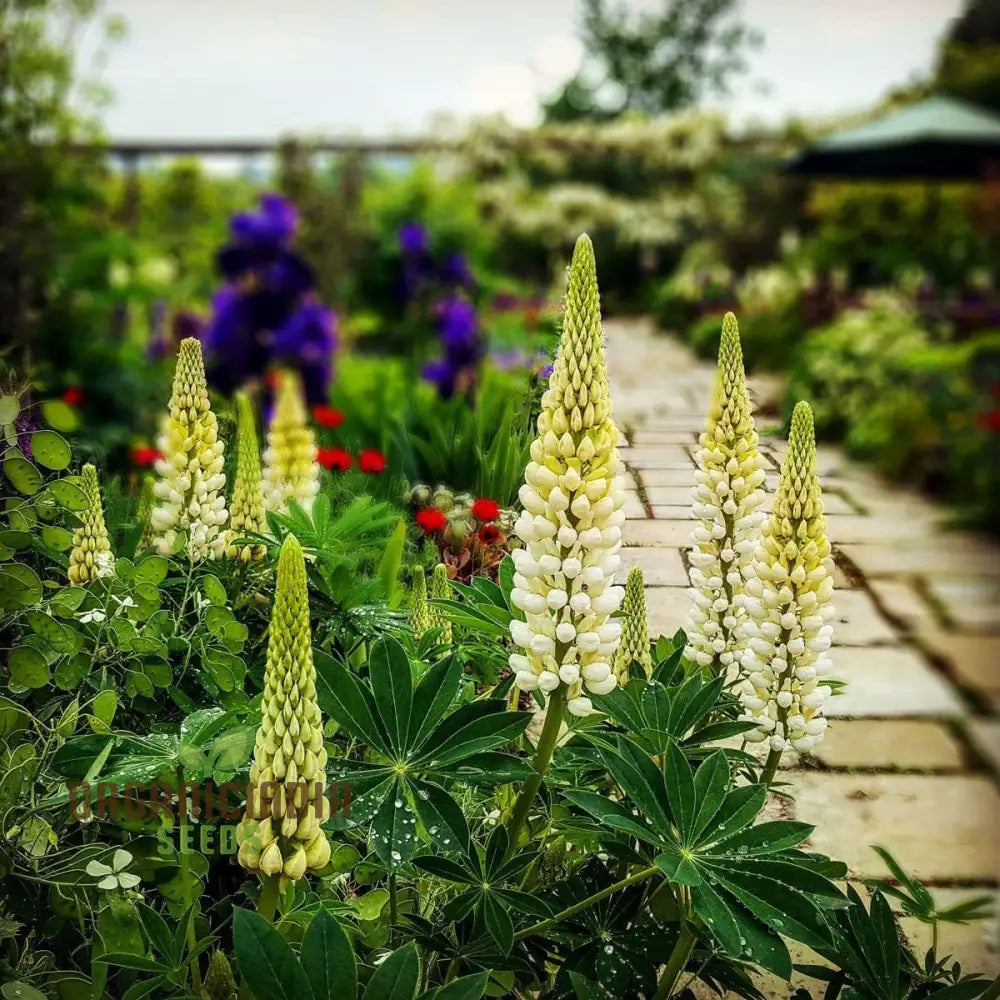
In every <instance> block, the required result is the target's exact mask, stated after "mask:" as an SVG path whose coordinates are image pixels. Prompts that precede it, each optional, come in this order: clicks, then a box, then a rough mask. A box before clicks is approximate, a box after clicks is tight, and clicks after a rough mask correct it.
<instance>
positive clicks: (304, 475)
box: [264, 371, 319, 514]
mask: <svg viewBox="0 0 1000 1000" xmlns="http://www.w3.org/2000/svg"><path fill="white" fill-rule="evenodd" d="M307 416H308V415H307V413H306V405H305V402H304V401H303V398H302V387H301V385H300V383H299V378H298V376H297V375H296V374H295V373H294V372H289V371H285V372H282V373H281V375H280V378H279V381H278V390H277V400H276V402H275V405H274V417H273V419H272V420H271V426H270V427H268V429H267V448H266V449H265V451H264V502H265V503H266V505H267V509H268V510H273V511H275V512H276V513H279V514H284V513H287V512H288V501H289V500H295V501H296V502H297V503H298V504H299V506H300V507H302V509H303V510H305V511H306V512H309V511H311V510H312V505H313V500H314V499H315V498H316V494H317V493H319V463H318V462H317V461H316V455H317V452H316V439H315V437H314V435H313V432H312V430H311V428H310V427H309V424H308V422H307Z"/></svg>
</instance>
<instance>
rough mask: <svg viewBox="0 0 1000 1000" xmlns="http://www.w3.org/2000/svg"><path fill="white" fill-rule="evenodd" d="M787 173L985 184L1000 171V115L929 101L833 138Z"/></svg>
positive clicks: (799, 157)
mask: <svg viewBox="0 0 1000 1000" xmlns="http://www.w3.org/2000/svg"><path fill="white" fill-rule="evenodd" d="M785 169H786V170H787V171H788V172H790V173H793V174H798V175H800V176H807V177H829V178H858V179H859V180H862V179H881V180H942V181H944V180H952V181H975V180H982V179H984V178H985V177H987V176H988V175H991V174H994V173H995V171H997V170H998V169H1000V117H998V116H996V115H994V114H991V113H989V112H987V111H984V110H982V109H981V108H978V107H976V106H975V105H972V104H966V103H965V102H963V101H956V100H953V99H952V98H950V97H940V96H939V97H929V98H927V99H926V100H923V101H919V102H918V103H916V104H911V105H910V106H909V107H906V108H903V109H902V110H899V111H892V112H890V113H888V114H885V115H882V116H881V117H880V118H876V119H874V120H873V121H870V122H867V123H866V124H864V125H860V126H858V127H856V128H849V129H844V130H842V131H840V132H835V133H833V134H832V135H828V136H827V137H826V138H824V139H820V140H819V141H818V142H816V143H813V145H811V146H810V147H808V149H805V150H804V151H803V152H801V153H799V154H798V155H797V156H796V157H794V159H792V160H791V161H789V162H788V163H787V164H786V167H785Z"/></svg>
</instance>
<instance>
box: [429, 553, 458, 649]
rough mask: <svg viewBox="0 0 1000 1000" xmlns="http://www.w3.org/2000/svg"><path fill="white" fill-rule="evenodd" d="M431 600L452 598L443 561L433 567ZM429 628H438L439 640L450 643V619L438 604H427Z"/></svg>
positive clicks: (449, 581) (446, 568)
mask: <svg viewBox="0 0 1000 1000" xmlns="http://www.w3.org/2000/svg"><path fill="white" fill-rule="evenodd" d="M430 596H431V601H432V602H434V601H447V600H450V599H451V598H452V593H451V580H450V579H449V577H448V567H447V566H445V564H444V563H438V564H437V566H435V567H434V572H433V574H432V575H431V595H430ZM428 610H429V613H430V620H431V628H436V629H440V632H441V641H442V642H443V643H446V644H447V645H449V646H450V645H451V640H452V630H451V619H450V618H449V617H448V616H447V615H446V614H445V613H444V610H443V609H442V608H441V606H440V605H439V604H434V603H431V604H430V605H429V608H428Z"/></svg>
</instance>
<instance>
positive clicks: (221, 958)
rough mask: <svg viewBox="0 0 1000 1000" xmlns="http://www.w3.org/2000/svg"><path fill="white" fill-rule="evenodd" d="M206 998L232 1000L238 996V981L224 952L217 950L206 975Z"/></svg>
mask: <svg viewBox="0 0 1000 1000" xmlns="http://www.w3.org/2000/svg"><path fill="white" fill-rule="evenodd" d="M205 996H206V997H208V1000H231V998H232V997H234V996H236V979H235V977H234V976H233V969H232V966H231V965H230V964H229V959H228V958H226V953H225V952H224V951H219V950H218V949H216V950H215V951H213V952H212V957H211V958H210V959H209V961H208V971H207V972H206V973H205Z"/></svg>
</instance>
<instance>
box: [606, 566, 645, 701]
mask: <svg viewBox="0 0 1000 1000" xmlns="http://www.w3.org/2000/svg"><path fill="white" fill-rule="evenodd" d="M621 622H622V642H621V645H620V646H619V647H618V654H617V655H616V656H615V676H616V677H617V678H618V681H619V683H622V684H624V683H627V681H628V677H629V667H631V665H632V664H633V663H638V664H639V666H640V667H642V669H643V670H644V671H645V672H646V676H647V677H652V676H653V657H652V655H651V654H650V652H649V623H648V622H647V620H646V582H645V580H644V578H643V575H642V570H641V569H640V568H639V567H638V566H633V567H632V568H631V569H630V570H629V571H628V577H627V578H626V580H625V599H624V601H622V616H621Z"/></svg>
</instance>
